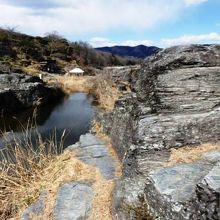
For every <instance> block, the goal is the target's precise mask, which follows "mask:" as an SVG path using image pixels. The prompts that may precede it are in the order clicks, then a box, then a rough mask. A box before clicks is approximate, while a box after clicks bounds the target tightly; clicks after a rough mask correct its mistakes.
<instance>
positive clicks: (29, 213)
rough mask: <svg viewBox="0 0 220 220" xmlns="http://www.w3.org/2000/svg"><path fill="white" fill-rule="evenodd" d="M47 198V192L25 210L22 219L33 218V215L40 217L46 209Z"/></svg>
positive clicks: (29, 219) (28, 219)
mask: <svg viewBox="0 0 220 220" xmlns="http://www.w3.org/2000/svg"><path fill="white" fill-rule="evenodd" d="M45 199H46V193H42V194H41V195H40V197H39V199H38V200H37V201H36V202H35V203H34V204H32V205H31V206H30V207H28V208H27V209H26V210H25V211H24V212H23V214H22V216H21V220H31V219H33V217H35V218H38V219H40V218H41V216H42V214H43V212H44V209H45Z"/></svg>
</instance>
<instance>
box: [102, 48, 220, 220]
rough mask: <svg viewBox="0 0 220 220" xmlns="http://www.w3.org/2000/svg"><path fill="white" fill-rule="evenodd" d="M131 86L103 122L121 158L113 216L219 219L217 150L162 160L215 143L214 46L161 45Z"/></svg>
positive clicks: (219, 56)
mask: <svg viewBox="0 0 220 220" xmlns="http://www.w3.org/2000/svg"><path fill="white" fill-rule="evenodd" d="M131 83H132V91H133V92H132V93H130V94H129V95H126V96H124V97H122V98H121V99H120V100H119V101H118V102H117V104H116V106H115V110H114V112H113V113H112V114H111V115H108V116H106V117H105V119H104V120H103V121H104V122H105V123H106V124H107V126H106V127H107V128H106V130H107V131H108V132H109V134H110V135H111V136H112V140H113V144H114V147H115V149H116V151H117V152H118V153H119V155H120V157H121V159H123V160H122V161H123V177H122V178H121V180H120V181H119V182H118V184H117V187H116V190H115V194H114V204H113V210H114V214H115V217H116V218H118V219H138V218H145V219H162V220H166V219H167V220H168V219H169V220H170V219H219V218H220V217H219V216H220V210H219V197H218V195H219V187H217V186H218V183H219V179H220V173H219V161H220V158H219V157H218V156H217V155H218V154H219V152H218V150H216V151H214V152H211V153H212V154H214V155H216V156H214V157H211V158H212V159H210V160H208V159H207V158H206V157H203V156H202V157H201V158H199V159H198V160H196V161H192V162H188V163H184V164H172V165H171V166H169V167H168V166H167V165H166V164H167V161H168V159H169V157H170V151H171V150H172V149H174V148H175V149H181V148H182V147H184V146H187V145H190V146H198V145H200V144H202V143H216V142H218V141H220V46H219V45H191V46H179V47H172V48H168V49H165V50H163V51H161V52H159V53H158V54H156V55H155V56H153V57H150V58H149V59H147V60H146V61H145V63H144V64H143V65H142V68H141V69H140V70H139V71H138V73H136V74H135V76H133V79H132V80H131ZM103 124H104V123H103ZM213 158H214V159H213Z"/></svg>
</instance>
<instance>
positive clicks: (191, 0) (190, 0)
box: [185, 0, 208, 6]
mask: <svg viewBox="0 0 220 220" xmlns="http://www.w3.org/2000/svg"><path fill="white" fill-rule="evenodd" d="M207 1H208V0H185V3H186V5H187V6H191V5H198V4H202V3H204V2H207Z"/></svg>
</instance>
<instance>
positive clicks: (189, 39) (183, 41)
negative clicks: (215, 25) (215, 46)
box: [160, 33, 220, 47]
mask: <svg viewBox="0 0 220 220" xmlns="http://www.w3.org/2000/svg"><path fill="white" fill-rule="evenodd" d="M202 43H220V34H218V33H209V34H202V35H184V36H181V37H178V38H171V39H163V40H162V41H161V43H160V44H161V45H162V46H166V47H168V46H173V45H188V44H202Z"/></svg>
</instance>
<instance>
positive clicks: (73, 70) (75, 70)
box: [69, 67, 84, 73]
mask: <svg viewBox="0 0 220 220" xmlns="http://www.w3.org/2000/svg"><path fill="white" fill-rule="evenodd" d="M69 72H70V73H84V71H83V70H82V69H80V68H78V67H77V68H74V69H72V70H70V71H69Z"/></svg>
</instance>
